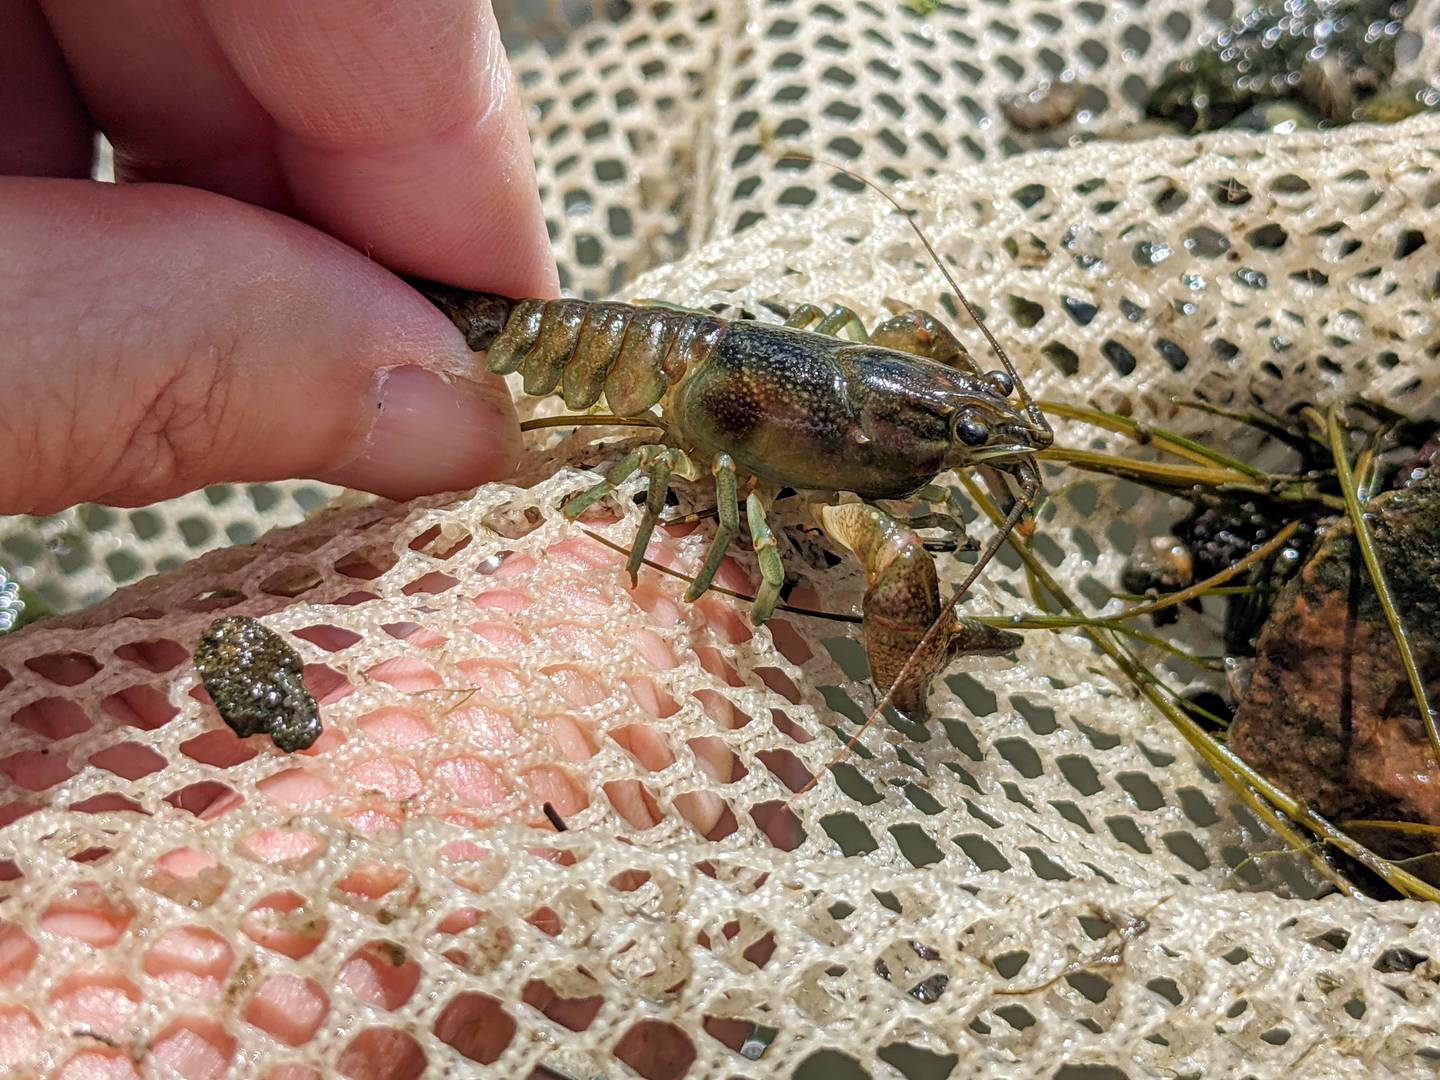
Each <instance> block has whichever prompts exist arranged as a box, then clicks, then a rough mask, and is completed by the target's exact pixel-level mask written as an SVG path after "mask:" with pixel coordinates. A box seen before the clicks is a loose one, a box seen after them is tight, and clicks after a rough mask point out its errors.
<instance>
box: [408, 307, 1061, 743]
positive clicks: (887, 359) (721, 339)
mask: <svg viewBox="0 0 1440 1080" xmlns="http://www.w3.org/2000/svg"><path fill="white" fill-rule="evenodd" d="M414 284H415V286H416V288H418V289H419V290H420V291H421V292H422V293H424V294H425V295H426V296H427V297H429V299H430V300H431V301H432V302H434V303H435V304H436V305H437V306H438V307H439V308H440V309H441V310H442V311H444V312H445V313H446V314H447V315H448V316H449V317H450V319H451V321H453V322H454V323H455V325H456V326H457V327H458V328H459V329H460V330H461V332H462V333H463V334H464V335H465V339H466V341H467V343H468V344H469V346H470V348H471V349H472V350H475V351H477V352H481V351H483V352H485V353H486V354H487V356H486V367H487V368H488V369H489V370H490V371H492V372H495V373H497V374H502V375H508V374H513V373H518V374H519V375H520V376H521V379H522V380H523V385H524V390H525V393H527V394H534V395H549V394H559V395H560V396H561V397H562V398H563V399H564V401H565V404H566V406H568V407H569V408H571V409H574V410H584V409H589V408H591V407H592V406H593V405H595V404H596V403H597V402H598V401H599V400H600V399H601V397H602V396H603V397H604V399H605V402H606V404H607V405H608V406H609V409H610V411H611V413H612V414H613V415H614V416H615V417H617V418H625V419H629V420H631V421H632V422H633V419H634V418H641V419H646V418H649V419H653V420H654V421H655V424H656V427H657V428H658V429H660V430H661V431H663V432H664V436H663V439H664V441H663V442H654V443H649V444H646V445H642V446H640V447H639V448H637V449H636V450H634V451H633V452H632V453H630V454H629V455H628V456H626V457H625V458H624V459H622V460H621V461H620V462H619V463H617V464H616V465H615V466H614V467H613V468H611V469H610V471H609V472H608V474H607V475H606V477H605V479H604V480H603V481H602V482H600V483H599V484H596V485H595V486H594V487H593V488H591V489H590V490H589V491H586V492H583V493H581V494H580V495H579V496H578V497H576V498H575V499H574V500H572V501H571V502H570V503H568V504H567V505H566V507H565V508H564V513H565V514H566V516H568V517H571V518H575V517H578V516H579V515H580V514H581V513H583V512H584V510H585V509H586V508H587V507H589V506H591V505H593V504H594V503H595V502H597V501H598V500H600V499H601V498H603V497H604V496H605V495H606V493H607V492H609V491H610V490H612V489H613V488H614V487H615V485H617V484H620V483H623V482H624V481H625V480H626V479H628V478H629V477H630V476H631V475H633V474H634V473H635V472H636V471H642V470H643V471H644V473H645V474H646V476H647V478H648V480H649V492H648V497H647V498H646V501H645V509H644V513H643V516H642V518H641V524H640V529H639V532H638V533H637V535H636V538H635V542H634V546H633V548H632V551H631V556H630V567H629V568H630V574H631V578H632V580H633V579H634V576H635V574H636V573H637V572H638V570H639V568H640V566H641V564H642V562H643V559H644V553H645V548H646V545H647V543H648V542H649V539H650V535H651V533H652V531H653V530H654V528H655V525H656V523H657V522H658V520H659V516H660V513H661V512H662V510H663V509H664V506H665V493H666V489H667V488H668V486H669V484H670V481H671V479H672V478H674V477H680V478H683V479H686V480H698V479H699V478H700V476H701V475H702V464H701V463H704V464H708V466H709V471H710V472H711V473H712V474H713V476H714V478H715V488H716V502H717V508H718V526H717V528H716V531H715V537H714V540H713V541H712V542H711V544H710V547H709V550H708V551H707V553H706V557H705V560H704V563H703V565H702V567H701V569H700V571H699V573H698V574H697V575H696V577H695V579H694V581H693V583H692V584H691V586H690V589H689V592H688V593H687V599H689V600H692V601H693V600H695V599H698V598H699V597H700V596H701V595H702V594H703V593H704V592H705V591H706V590H707V589H708V588H709V587H710V583H711V580H712V579H713V578H714V576H715V573H716V571H717V570H718V569H719V566H720V562H721V560H722V559H723V558H724V556H725V551H726V549H727V548H728V547H729V545H730V544H731V542H732V541H733V540H734V539H735V537H736V535H737V534H738V533H739V530H740V511H739V505H740V502H741V500H742V497H743V501H744V504H745V514H746V517H747V522H748V525H749V530H750V536H751V540H752V542H753V544H754V547H755V552H756V556H757V558H758V560H759V564H760V574H761V579H762V580H761V584H760V587H759V589H758V590H757V595H756V598H755V602H754V607H753V609H752V618H753V620H754V621H755V623H756V624H759V623H763V622H764V621H765V620H766V619H768V618H769V617H770V615H771V613H772V612H773V611H774V609H775V605H776V603H777V601H778V600H779V597H780V589H781V585H782V584H783V581H784V567H783V566H782V564H781V560H780V554H779V550H778V548H777V546H776V542H775V536H774V534H773V533H772V532H771V529H770V526H769V524H768V523H767V521H766V516H767V512H768V511H769V509H770V506H771V503H772V502H773V500H774V499H775V497H776V496H777V495H778V493H779V492H780V491H781V490H782V489H785V488H790V489H793V490H795V491H797V492H799V493H801V494H802V495H805V496H808V497H810V498H812V500H813V501H817V502H821V501H828V502H833V501H834V500H836V499H837V498H838V497H840V496H842V495H845V496H849V497H858V499H859V500H860V502H858V503H855V504H854V505H855V506H857V507H859V508H860V509H858V510H854V511H852V510H848V509H845V506H844V505H841V506H832V507H830V508H829V510H828V511H825V512H822V513H821V514H820V518H821V520H820V524H821V526H822V527H823V528H825V529H826V531H827V532H829V533H830V534H831V536H832V538H833V539H835V540H837V541H838V542H840V543H842V544H844V545H845V546H846V547H848V548H849V549H850V550H852V551H854V552H855V553H856V554H857V555H858V556H859V558H860V559H861V561H862V563H863V564H864V566H865V568H866V571H867V574H868V575H869V580H870V587H869V589H868V590H867V592H866V595H865V601H864V604H865V619H866V634H865V640H866V651H867V656H868V658H869V660H870V666H871V671H872V674H873V676H874V678H875V679H876V680H877V686H878V687H880V688H881V689H882V690H884V691H886V700H893V701H894V702H895V704H896V705H897V707H900V708H903V709H904V710H905V711H907V712H909V713H911V714H913V715H916V716H920V715H923V714H924V712H925V698H926V694H927V692H928V689H929V682H930V680H931V678H932V677H933V676H934V674H935V673H936V672H937V671H938V669H939V667H940V666H941V665H942V664H943V663H944V662H945V660H946V659H947V658H948V657H949V656H950V655H952V654H953V652H954V651H955V649H956V648H957V643H961V644H960V646H959V647H965V646H964V644H963V642H962V638H964V636H965V635H963V634H961V632H960V631H961V630H962V629H968V630H971V631H973V630H974V627H973V626H967V625H966V624H961V623H958V622H957V621H956V620H955V619H954V617H953V612H954V606H955V604H956V602H957V601H958V600H959V598H960V596H961V595H962V594H963V593H964V591H965V589H967V588H968V587H969V585H970V583H971V582H972V581H973V580H974V579H975V577H976V576H977V575H978V574H979V573H980V571H981V570H982V569H983V568H984V566H985V564H986V562H988V561H989V559H990V557H991V556H993V555H994V553H995V551H996V549H997V548H998V546H999V544H1000V543H1001V542H1002V541H1003V539H1004V537H1005V535H1006V534H1007V533H1008V532H1009V530H1010V529H1012V528H1013V527H1014V526H1015V525H1016V524H1017V523H1018V522H1019V521H1020V519H1021V517H1022V516H1023V514H1024V512H1025V511H1026V510H1027V509H1028V508H1029V507H1030V506H1032V505H1033V503H1034V501H1035V499H1036V497H1037V495H1038V493H1039V491H1040V473H1039V469H1038V468H1037V466H1036V464H1035V459H1034V454H1035V452H1036V451H1037V450H1039V449H1043V448H1044V447H1046V446H1048V445H1049V444H1050V442H1051V439H1052V435H1051V431H1050V428H1049V426H1048V424H1047V423H1046V422H1045V419H1044V417H1043V415H1042V414H1041V413H1040V410H1039V409H1038V408H1037V407H1036V406H1035V404H1034V402H1033V401H1031V399H1030V397H1029V395H1028V394H1027V393H1026V392H1025V389H1024V386H1023V385H1022V384H1021V383H1020V380H1019V376H1018V374H1017V373H1016V372H1015V369H1014V367H1013V366H1012V365H1011V363H1010V361H1009V358H1008V357H1006V356H1005V354H1004V352H1003V350H1000V348H999V345H998V344H997V343H995V341H994V339H993V337H990V335H989V333H988V331H986V337H987V338H988V339H989V340H990V342H991V344H992V345H993V346H994V347H995V349H996V350H997V352H998V353H999V355H1000V358H1001V360H1002V362H1003V363H1004V370H1000V371H991V372H986V371H983V370H982V369H981V368H980V367H979V366H978V365H977V364H976V363H975V361H974V360H973V359H972V358H971V356H970V354H969V353H968V352H966V351H965V349H964V347H963V346H962V345H961V344H960V343H959V341H957V340H956V338H955V336H954V335H953V334H951V333H950V331H949V330H948V329H946V328H945V327H944V326H943V325H942V324H941V323H940V322H939V321H938V320H937V319H935V318H934V317H933V316H931V315H928V314H926V313H925V312H922V311H915V310H910V311H902V312H901V313H900V314H898V315H896V316H895V317H893V318H891V319H888V320H887V321H885V322H882V323H881V324H879V325H878V326H876V327H875V329H874V331H873V332H870V333H867V332H866V330H865V327H864V325H863V324H862V323H861V321H860V319H859V317H858V316H857V315H856V314H855V313H854V312H852V311H850V310H849V309H847V308H843V307H841V308H836V309H834V310H832V311H830V312H828V313H826V312H823V311H821V310H820V309H819V308H816V307H814V306H812V305H805V306H803V307H801V308H799V309H798V310H796V311H795V312H794V313H793V314H792V315H791V317H790V319H789V320H788V321H787V322H786V324H785V325H783V326H774V325H769V324H762V323H759V322H755V321H753V320H744V321H734V322H732V321H729V320H726V319H723V318H720V317H718V316H716V315H712V314H709V313H706V312H698V311H687V310H683V309H678V308H672V307H668V306H643V305H632V304H621V303H589V302H586V301H582V300H512V299H509V298H507V297H503V296H496V295H494V294H490V293H480V292H469V291H465V290H460V289H454V288H450V287H449V286H444V285H435V284H432V283H428V282H416V283H414ZM952 284H953V283H952ZM956 292H957V295H959V293H958V289H957V290H956ZM960 298H961V301H962V303H964V304H965V306H966V308H967V309H969V304H968V302H966V301H965V300H964V297H963V295H962V296H961V297H960ZM971 314H972V315H973V314H974V312H973V310H972V311H971ZM977 322H978V319H977ZM981 329H982V330H984V326H983V324H981ZM1017 393H1018V396H1019V402H1018V403H1016V402H1014V401H1012V398H1013V397H1014V396H1015V395H1016V394H1017ZM590 422H592V423H593V422H594V419H593V418H590ZM976 466H981V467H984V469H985V470H986V472H987V479H989V480H991V481H993V482H994V483H996V484H999V483H1001V482H1002V481H1001V479H1000V477H1001V474H1009V476H1010V477H1012V478H1013V479H1014V480H1015V482H1016V484H1017V486H1018V492H1017V493H1016V497H1015V498H1014V500H1013V505H1012V508H1011V511H1010V514H1009V517H1008V518H1007V519H1006V522H1005V524H1004V525H1003V526H1002V528H1001V529H1000V530H999V531H998V532H997V533H996V534H995V535H994V536H993V537H992V538H991V540H990V542H989V543H988V544H987V545H986V547H985V549H984V550H983V551H982V552H981V554H980V556H979V558H978V560H977V562H976V564H975V566H974V567H973V568H972V570H971V573H970V575H969V578H968V579H967V580H966V581H965V582H964V584H963V585H962V587H961V588H960V590H959V591H958V592H957V593H956V594H955V596H954V597H952V599H951V600H950V601H949V603H948V604H946V605H943V606H942V605H941V603H940V599H939V583H938V577H937V575H936V571H935V567H934V565H933V563H932V562H931V560H930V557H929V555H928V554H927V553H926V552H925V551H924V548H923V546H922V544H921V542H920V540H919V537H918V536H917V535H916V534H915V533H914V532H913V531H912V530H911V529H910V527H909V526H907V525H902V524H901V523H900V522H898V521H897V520H895V519H893V518H891V517H890V515H889V514H888V513H887V512H886V511H885V510H884V509H882V508H881V507H880V506H879V505H878V504H877V500H884V499H906V498H915V497H917V495H922V494H923V493H924V489H925V488H926V487H927V485H929V484H930V482H931V481H932V480H933V479H934V478H935V476H936V475H937V474H939V473H941V472H943V471H945V470H948V469H957V468H970V467H976ZM742 493H743V495H742ZM847 505H848V504H847ZM930 517H931V518H932V519H934V520H935V521H936V522H938V523H939V524H938V525H936V526H934V527H939V528H942V529H943V528H946V523H949V524H950V525H951V526H953V525H954V522H953V521H952V520H951V519H950V518H948V517H946V516H945V515H943V514H935V515H930ZM872 622H873V625H872ZM1012 637H1013V636H1010V635H1007V636H1005V638H1004V640H1003V641H1002V640H1001V639H1000V638H999V637H996V636H995V635H990V636H988V637H986V638H985V639H984V641H978V640H975V639H972V640H971V642H970V645H971V647H976V646H978V648H980V649H981V650H982V651H990V652H993V651H996V650H997V649H1001V647H1002V646H1004V651H1008V650H1009V649H1010V648H1013V644H1014V642H1013V641H1012V640H1011V639H1012Z"/></svg>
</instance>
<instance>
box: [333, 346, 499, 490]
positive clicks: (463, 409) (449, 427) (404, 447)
mask: <svg viewBox="0 0 1440 1080" xmlns="http://www.w3.org/2000/svg"><path fill="white" fill-rule="evenodd" d="M375 411H376V414H377V415H376V419H375V424H374V426H373V427H372V428H371V429H370V433H369V436H368V437H367V438H366V440H365V443H364V447H363V449H362V450H361V451H360V453H359V454H358V455H357V456H356V457H354V458H352V459H351V460H350V461H348V462H346V464H344V465H342V466H341V467H340V468H338V469H335V470H333V471H331V472H329V473H327V474H326V475H324V476H321V477H318V479H321V480H325V481H327V482H329V483H332V484H341V485H343V486H345V487H352V488H359V489H360V490H362V491H370V492H374V493H375V494H376V495H383V496H385V497H386V498H391V499H408V498H413V497H415V496H417V495H429V494H433V493H435V492H438V491H460V490H463V489H465V488H471V487H475V486H476V485H477V484H483V483H485V482H486V481H488V480H498V479H501V478H503V477H506V476H508V475H510V472H511V470H513V469H514V467H515V462H516V459H517V457H518V453H519V444H520V433H519V428H518V426H517V423H516V420H515V410H514V407H513V406H512V405H511V403H510V399H509V396H508V395H507V394H506V392H505V387H504V384H503V383H499V382H498V381H492V382H485V383H476V382H470V381H468V380H461V379H455V380H451V379H447V378H445V377H444V376H441V375H437V374H435V373H434V372H433V371H426V370H425V369H424V368H419V367H401V368H394V369H392V370H390V371H386V372H382V373H381V374H380V384H379V388H378V393H377V395H376V403H375Z"/></svg>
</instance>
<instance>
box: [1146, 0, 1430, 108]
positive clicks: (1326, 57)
mask: <svg viewBox="0 0 1440 1080" xmlns="http://www.w3.org/2000/svg"><path fill="white" fill-rule="evenodd" d="M1409 9H1410V2H1409V0H1269V2H1267V3H1263V4H1259V5H1257V6H1255V7H1253V8H1251V9H1250V10H1249V11H1248V12H1247V13H1246V14H1245V15H1244V16H1243V17H1241V18H1239V19H1237V20H1236V21H1235V22H1233V23H1232V24H1231V25H1230V26H1228V27H1226V28H1225V29H1224V30H1221V31H1220V32H1219V33H1217V34H1215V35H1214V36H1213V37H1207V38H1204V39H1202V40H1201V47H1200V48H1199V49H1197V50H1196V51H1195V52H1194V53H1192V54H1190V55H1189V56H1187V57H1185V58H1184V59H1183V60H1178V61H1176V62H1174V63H1172V64H1171V65H1170V66H1169V67H1168V68H1166V69H1165V74H1164V76H1163V78H1162V79H1161V82H1160V85H1159V86H1157V87H1156V88H1155V89H1154V90H1153V91H1152V92H1151V94H1150V96H1149V99H1148V100H1147V101H1146V103H1145V115H1146V116H1147V117H1149V118H1150V119H1153V120H1165V121H1169V122H1171V123H1175V124H1178V125H1179V126H1180V127H1181V128H1183V129H1184V130H1185V131H1189V132H1200V131H1214V130H1215V129H1217V128H1222V127H1226V126H1227V125H1230V124H1231V123H1233V122H1235V121H1236V120H1239V119H1241V118H1242V117H1248V120H1247V126H1252V127H1253V126H1256V125H1257V124H1262V123H1269V119H1268V116H1267V115H1266V114H1264V113H1263V112H1257V111H1256V110H1257V109H1260V108H1261V107H1262V106H1264V105H1265V104H1266V103H1271V102H1281V101H1291V102H1298V103H1300V105H1302V106H1303V108H1304V109H1305V110H1308V111H1310V112H1313V113H1314V115H1315V116H1316V117H1317V118H1318V120H1319V122H1321V123H1325V124H1331V125H1340V124H1348V123H1350V122H1352V121H1354V120H1372V121H1394V120H1398V119H1403V118H1404V117H1405V116H1408V115H1411V114H1413V113H1415V112H1419V111H1420V110H1421V109H1425V108H1431V107H1433V106H1434V102H1433V101H1432V100H1431V97H1432V96H1433V95H1430V94H1427V93H1426V90H1427V89H1428V88H1421V87H1409V88H1407V87H1396V86H1391V80H1392V78H1393V77H1394V74H1395V43H1396V41H1397V40H1398V38H1399V36H1400V30H1401V22H1402V20H1403V19H1404V18H1405V16H1406V14H1407V13H1408V12H1409ZM1267 130H1268V128H1267Z"/></svg>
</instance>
